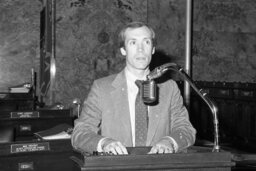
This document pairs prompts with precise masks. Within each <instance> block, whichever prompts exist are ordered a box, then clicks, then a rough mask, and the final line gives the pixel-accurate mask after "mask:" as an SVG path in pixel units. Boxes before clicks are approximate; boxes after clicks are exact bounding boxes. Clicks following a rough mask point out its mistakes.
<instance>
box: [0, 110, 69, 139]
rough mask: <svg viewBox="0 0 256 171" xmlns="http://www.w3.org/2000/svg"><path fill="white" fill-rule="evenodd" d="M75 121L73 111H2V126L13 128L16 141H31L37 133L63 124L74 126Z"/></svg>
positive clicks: (0, 118) (0, 121)
mask: <svg viewBox="0 0 256 171" xmlns="http://www.w3.org/2000/svg"><path fill="white" fill-rule="evenodd" d="M73 119H74V117H73V116H72V111H71V109H63V110H49V109H48V110H46V109H40V110H34V111H33V110H26V111H0V125H1V127H8V128H13V130H14V135H15V137H14V141H27V140H31V139H33V137H34V133H35V132H38V131H42V130H46V129H49V128H52V127H54V126H56V125H58V124H61V123H66V124H69V125H70V126H73Z"/></svg>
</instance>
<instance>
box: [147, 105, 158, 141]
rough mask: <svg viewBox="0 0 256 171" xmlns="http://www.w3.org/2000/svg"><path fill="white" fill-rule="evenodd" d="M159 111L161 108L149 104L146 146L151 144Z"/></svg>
mask: <svg viewBox="0 0 256 171" xmlns="http://www.w3.org/2000/svg"><path fill="white" fill-rule="evenodd" d="M160 112H161V110H160V108H159V107H155V106H149V111H148V117H149V125H148V134H147V142H146V146H150V145H152V144H151V142H152V140H153V138H154V136H155V134H156V130H157V127H158V125H159V120H160V115H159V114H160Z"/></svg>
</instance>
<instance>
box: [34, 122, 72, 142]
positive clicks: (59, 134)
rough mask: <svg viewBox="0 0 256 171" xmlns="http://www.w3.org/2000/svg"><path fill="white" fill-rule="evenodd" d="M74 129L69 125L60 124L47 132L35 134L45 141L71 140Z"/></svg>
mask: <svg viewBox="0 0 256 171" xmlns="http://www.w3.org/2000/svg"><path fill="white" fill-rule="evenodd" d="M72 131H73V128H72V127H71V126H70V125H68V124H60V125H57V126H55V127H52V128H50V129H47V130H43V131H40V132H36V133H34V134H35V136H36V137H38V138H40V139H43V140H56V139H70V138H71V133H72Z"/></svg>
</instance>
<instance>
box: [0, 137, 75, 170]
mask: <svg viewBox="0 0 256 171" xmlns="http://www.w3.org/2000/svg"><path fill="white" fill-rule="evenodd" d="M71 155H72V146H71V142H70V140H54V141H25V142H13V143H0V170H1V171H32V170H35V171H75V170H76V168H75V167H74V166H73V162H72V161H71V160H70V156H71Z"/></svg>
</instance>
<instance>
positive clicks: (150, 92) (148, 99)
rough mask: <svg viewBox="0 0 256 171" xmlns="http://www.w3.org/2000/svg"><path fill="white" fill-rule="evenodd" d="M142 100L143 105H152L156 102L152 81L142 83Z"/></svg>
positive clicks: (154, 87)
mask: <svg viewBox="0 0 256 171" xmlns="http://www.w3.org/2000/svg"><path fill="white" fill-rule="evenodd" d="M142 99H143V101H144V103H153V102H155V101H156V83H155V81H154V80H146V81H143V82H142Z"/></svg>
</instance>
